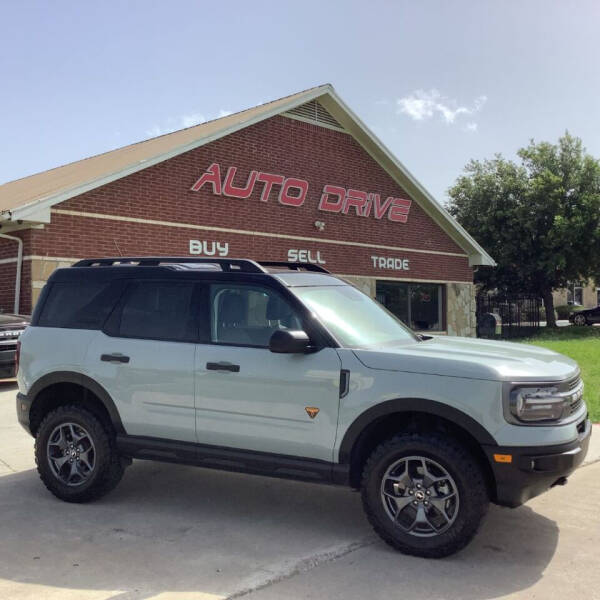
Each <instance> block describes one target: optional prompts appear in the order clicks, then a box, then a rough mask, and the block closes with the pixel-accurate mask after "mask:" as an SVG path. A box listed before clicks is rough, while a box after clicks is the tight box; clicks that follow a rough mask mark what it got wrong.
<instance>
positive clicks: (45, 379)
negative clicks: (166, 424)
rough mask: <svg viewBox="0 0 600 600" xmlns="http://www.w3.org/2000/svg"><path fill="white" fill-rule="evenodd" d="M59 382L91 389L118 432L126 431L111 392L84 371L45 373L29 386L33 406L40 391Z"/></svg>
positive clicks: (29, 396)
mask: <svg viewBox="0 0 600 600" xmlns="http://www.w3.org/2000/svg"><path fill="white" fill-rule="evenodd" d="M57 383H74V384H76V385H79V386H81V387H83V388H85V389H86V390H88V391H90V392H91V393H92V394H94V396H96V397H97V398H98V399H99V400H100V402H102V404H103V405H104V408H105V409H106V412H108V416H109V417H110V420H111V421H112V424H113V427H114V428H115V431H116V433H118V434H125V433H126V431H125V428H124V427H123V422H122V421H121V416H120V415H119V411H118V410H117V407H116V406H115V403H114V401H113V399H112V398H111V396H110V394H109V393H108V392H107V391H106V390H105V389H104V388H103V387H102V386H101V385H100V384H99V383H98V382H97V381H94V380H93V379H92V378H91V377H88V376H87V375H84V374H83V373H77V372H76V371H54V372H53V373H48V374H47V375H43V376H42V377H40V378H39V379H38V380H37V381H36V382H35V383H34V384H33V385H32V386H31V388H29V392H28V394H27V397H28V398H31V402H32V406H33V403H34V402H35V400H36V398H37V397H38V395H39V394H40V392H43V391H44V390H45V389H47V388H48V387H50V386H51V385H55V384H57Z"/></svg>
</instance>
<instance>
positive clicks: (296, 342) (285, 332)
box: [269, 329, 311, 354]
mask: <svg viewBox="0 0 600 600" xmlns="http://www.w3.org/2000/svg"><path fill="white" fill-rule="evenodd" d="M310 347H311V346H310V338H309V337H308V335H306V332H304V331H302V330H300V329H298V330H293V329H278V330H277V331H276V332H275V333H274V334H273V335H272V336H271V339H270V340H269V350H270V351H271V352H277V353H279V354H300V353H302V354H303V353H305V352H308V350H309V349H310Z"/></svg>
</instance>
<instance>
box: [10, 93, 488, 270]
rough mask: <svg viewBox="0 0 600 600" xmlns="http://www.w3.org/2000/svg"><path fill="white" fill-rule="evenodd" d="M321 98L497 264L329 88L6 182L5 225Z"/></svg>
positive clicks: (480, 257) (463, 242)
mask: <svg viewBox="0 0 600 600" xmlns="http://www.w3.org/2000/svg"><path fill="white" fill-rule="evenodd" d="M317 99H318V103H319V104H320V105H321V106H322V107H324V108H325V110H326V111H327V112H328V113H329V115H330V116H331V117H333V119H334V120H335V122H337V123H338V124H339V125H340V126H341V127H342V128H343V129H344V130H345V131H347V132H348V133H350V134H351V135H352V136H353V137H354V138H355V139H356V140H357V142H358V143H359V144H360V145H361V146H362V147H363V148H364V149H365V150H366V151H367V152H368V153H369V154H370V155H371V157H372V158H373V159H374V160H375V161H376V162H378V163H379V164H380V165H381V166H382V167H383V169H384V170H386V171H387V172H388V174H389V175H390V176H391V177H392V178H393V179H394V180H395V181H396V182H397V183H398V184H399V185H400V186H401V187H402V188H404V190H405V191H406V192H407V193H408V194H409V195H410V196H411V197H412V198H413V199H414V200H415V201H416V202H417V203H418V204H419V205H420V206H421V207H422V208H423V210H424V211H425V212H426V213H427V214H428V215H429V216H430V217H431V218H432V219H433V220H434V221H435V222H436V223H437V224H438V225H439V226H440V227H441V228H442V229H443V230H444V231H445V232H446V233H447V234H448V235H449V236H450V237H451V238H452V239H453V240H454V241H455V242H456V243H457V244H458V245H459V246H460V247H461V248H462V249H463V250H464V251H465V252H466V254H467V255H468V256H469V264H470V265H489V266H494V265H495V264H496V263H495V262H494V260H493V259H492V258H491V257H490V256H489V255H488V254H487V253H486V251H485V250H484V249H483V248H482V247H481V246H479V244H477V242H476V241H475V240H474V239H473V238H472V237H471V236H470V235H469V234H468V233H467V232H466V231H465V230H464V229H463V228H462V227H461V226H460V224H459V223H458V222H457V221H456V220H455V219H453V218H452V216H451V215H450V214H449V213H448V212H447V211H446V210H445V209H444V208H443V207H442V206H441V205H440V204H439V203H438V202H436V200H435V199H434V198H433V197H432V196H431V195H430V194H429V193H428V192H427V191H426V190H425V188H423V186H421V184H420V183H419V182H418V181H417V180H416V179H415V178H414V177H413V176H412V175H411V174H410V173H409V171H408V170H407V169H406V167H404V165H402V164H401V163H400V161H398V159H396V158H395V157H394V156H393V154H392V153H391V152H390V151H389V150H388V149H387V148H386V147H385V146H384V145H383V144H382V143H381V142H380V141H379V140H378V139H377V137H376V136H375V135H374V134H373V133H372V132H371V131H370V130H369V129H368V128H367V127H366V126H365V125H364V123H362V121H361V120H360V119H359V118H358V117H357V116H356V115H355V114H354V113H353V112H352V111H351V110H350V109H349V108H348V106H346V104H345V103H344V102H343V101H342V100H341V98H340V97H339V96H338V95H337V93H336V92H335V90H334V89H333V87H332V86H331V85H329V84H326V85H321V86H318V87H314V88H310V89H308V90H305V91H303V92H299V93H297V94H292V95H291V96H286V97H284V98H280V99H279V100H275V101H273V102H268V103H266V104H261V105H259V106H255V107H254V108H250V109H247V110H243V111H241V112H238V113H234V114H231V115H227V116H226V117H222V118H220V119H215V120H213V121H207V122H205V123H201V124H200V125H195V126H193V127H188V128H187V129H182V130H180V131H175V132H173V133H168V134H165V135H161V136H159V137H155V138H151V139H149V140H145V141H142V142H138V143H136V144H131V145H129V146H124V147H122V148H117V149H116V150H112V151H110V152H105V153H103V154H98V155H96V156H92V157H90V158H86V159H83V160H79V161H76V162H73V163H69V164H67V165H63V166H61V167H57V168H55V169H50V170H48V171H43V172H42V173H37V174H35V175H30V176H29V177H24V178H22V179H17V180H15V181H10V182H8V183H5V184H4V185H1V186H0V222H2V221H13V222H14V221H25V222H31V223H32V224H33V223H39V222H49V220H50V207H52V206H54V205H55V204H58V203H60V202H63V201H65V200H68V199H69V198H72V197H74V196H78V195H80V194H82V193H84V192H87V191H89V190H91V189H94V188H97V187H100V186H102V185H106V184H107V183H110V182H111V181H115V180H117V179H120V178H122V177H126V176H127V175H131V174H132V173H135V172H137V171H141V170H142V169H146V168H148V167H150V166H152V165H155V164H158V163H160V162H163V161H165V160H167V159H169V158H173V157H174V156H177V155H179V154H182V153H184V152H187V151H189V150H193V149H194V148H198V147H200V146H203V145H204V144H208V143H210V142H212V141H215V140H217V139H219V138H222V137H224V136H226V135H229V134H231V133H234V132H236V131H239V130H240V129H243V128H245V127H248V126H250V125H253V124H255V123H258V122H260V121H263V120H265V119H268V118H270V117H273V116H275V115H278V114H282V113H285V112H288V111H291V110H293V109H295V108H297V107H300V106H302V105H304V104H307V103H310V102H314V101H315V100H317Z"/></svg>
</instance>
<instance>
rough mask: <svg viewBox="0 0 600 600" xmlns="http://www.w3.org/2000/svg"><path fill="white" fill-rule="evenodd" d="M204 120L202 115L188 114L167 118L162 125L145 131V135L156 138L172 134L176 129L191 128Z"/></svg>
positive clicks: (197, 113)
mask: <svg viewBox="0 0 600 600" xmlns="http://www.w3.org/2000/svg"><path fill="white" fill-rule="evenodd" d="M204 121H206V118H205V117H204V115H203V114H202V113H199V112H196V113H188V114H187V115H181V116H179V117H169V118H168V119H167V120H166V122H165V123H164V124H163V125H153V126H152V127H150V129H146V135H147V136H149V137H157V136H159V135H165V134H166V133H172V132H173V131H177V130H178V129H185V128H186V127H193V126H194V125H198V124H200V123H204Z"/></svg>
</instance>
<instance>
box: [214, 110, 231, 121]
mask: <svg viewBox="0 0 600 600" xmlns="http://www.w3.org/2000/svg"><path fill="white" fill-rule="evenodd" d="M231 114H233V113H232V112H231V111H230V110H225V109H224V108H221V109H219V114H218V115H217V119H220V118H221V117H228V116H229V115H231Z"/></svg>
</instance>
